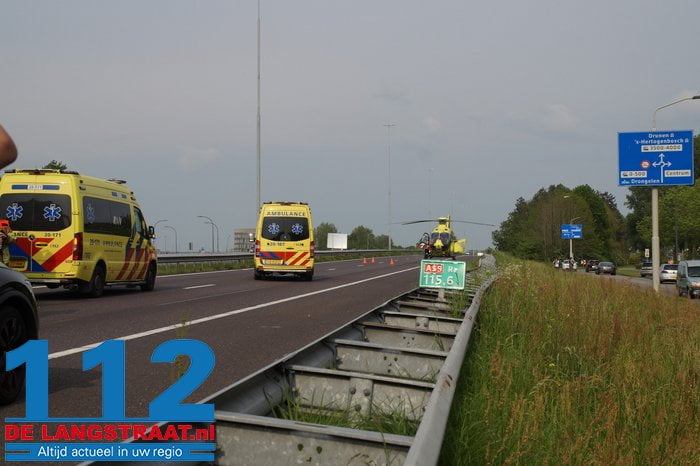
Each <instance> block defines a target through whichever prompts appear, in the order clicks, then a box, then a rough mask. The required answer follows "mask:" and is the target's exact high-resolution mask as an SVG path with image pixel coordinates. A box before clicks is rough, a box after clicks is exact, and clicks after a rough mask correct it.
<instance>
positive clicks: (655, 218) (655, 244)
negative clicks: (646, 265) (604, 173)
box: [651, 94, 700, 292]
mask: <svg viewBox="0 0 700 466" xmlns="http://www.w3.org/2000/svg"><path fill="white" fill-rule="evenodd" d="M697 99H700V94H698V95H694V96H692V97H684V98H683V99H678V100H675V101H673V102H671V103H670V104H666V105H662V106H661V107H658V108H657V109H656V110H654V114H653V115H652V117H651V128H652V131H656V112H658V111H659V110H661V109H662V108H666V107H670V106H671V105H676V104H679V103H681V102H685V101H686V100H697ZM663 169H664V167H661V170H662V173H663ZM660 248H661V246H660V244H659V188H657V187H655V186H654V187H652V188H651V270H652V272H651V283H652V286H653V287H654V291H656V292H658V291H659V284H660V282H661V280H660V278H661V277H660V275H659V262H661V251H660Z"/></svg>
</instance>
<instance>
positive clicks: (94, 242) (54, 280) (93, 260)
mask: <svg viewBox="0 0 700 466" xmlns="http://www.w3.org/2000/svg"><path fill="white" fill-rule="evenodd" d="M0 219H7V220H8V221H9V223H10V227H11V228H12V234H13V236H14V238H15V239H16V242H15V243H14V244H11V245H10V246H9V247H10V258H9V264H8V265H9V266H10V267H11V268H13V269H15V270H18V271H20V272H23V273H25V274H26V276H27V277H28V278H29V280H30V281H31V282H32V283H40V284H45V285H46V286H48V287H49V288H57V287H59V286H65V287H71V288H72V287H77V288H78V290H79V291H80V292H81V293H82V294H85V295H87V296H90V297H98V296H100V295H101V294H102V291H103V289H104V287H105V285H115V284H122V285H139V286H140V287H141V289H142V290H145V291H150V290H152V289H153V287H154V286H155V280H156V273H157V270H158V263H157V259H156V254H155V248H154V246H153V243H152V238H153V236H154V234H153V227H147V226H146V221H145V220H144V217H143V214H142V213H141V209H140V208H139V205H138V203H137V202H136V198H135V197H134V194H133V192H132V191H131V190H130V189H129V188H128V187H126V185H125V184H124V181H121V180H102V179H99V178H93V177H90V176H82V175H79V174H78V173H76V172H74V171H67V170H48V169H42V170H8V171H6V172H5V174H4V175H3V176H2V178H0Z"/></svg>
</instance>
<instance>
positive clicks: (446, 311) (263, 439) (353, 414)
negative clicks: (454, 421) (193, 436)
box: [125, 251, 496, 466]
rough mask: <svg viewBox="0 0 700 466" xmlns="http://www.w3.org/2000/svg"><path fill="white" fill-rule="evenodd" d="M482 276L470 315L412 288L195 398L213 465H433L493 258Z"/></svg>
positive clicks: (472, 283) (472, 282) (472, 281)
mask: <svg viewBox="0 0 700 466" xmlns="http://www.w3.org/2000/svg"><path fill="white" fill-rule="evenodd" d="M374 252H376V251H374ZM480 270H481V271H483V270H486V271H488V273H486V274H484V273H480V274H479V276H478V277H479V278H476V277H477V274H476V273H474V272H471V273H469V275H468V280H467V284H466V285H467V286H466V289H465V291H466V293H467V296H468V298H469V299H470V301H469V304H468V307H467V308H466V309H463V310H461V311H457V312H455V311H451V310H450V306H449V304H448V301H447V300H446V299H445V294H449V293H451V292H440V293H438V292H436V291H435V290H426V289H422V288H418V289H415V290H414V291H412V292H409V293H406V294H404V295H401V296H399V297H396V298H394V299H392V300H389V301H387V302H386V303H384V304H383V305H382V306H380V307H378V308H376V309H374V310H372V311H370V312H368V313H366V314H364V315H363V316H361V317H360V318H357V319H354V320H353V321H351V322H348V323H347V324H346V325H344V326H342V327H340V328H339V329H337V330H334V331H333V332H331V333H329V334H327V335H325V336H323V337H321V338H319V339H318V340H316V341H314V342H312V343H310V344H308V345H307V346H305V347H304V348H301V349H299V350H297V351H295V352H293V353H290V354H288V355H286V356H285V357H283V358H281V359H280V360H278V361H276V362H274V363H272V364H270V365H268V366H267V367H265V368H262V369H260V370H259V371H257V372H255V373H253V374H251V375H250V376H248V377H246V378H245V379H243V380H240V381H238V382H236V383H234V384H232V385H230V386H228V387H226V388H224V389H222V390H220V391H219V392H217V393H214V394H212V395H210V396H208V397H207V398H205V399H204V400H201V401H200V403H213V404H214V405H215V409H216V412H215V418H216V437H217V438H216V442H217V452H216V463H217V464H222V465H226V464H247V465H258V464H260V465H262V464H264V465H274V464H294V463H310V464H343V465H347V464H392V465H393V464H405V465H411V466H418V465H420V466H423V465H435V464H437V462H438V460H439V457H440V452H441V449H442V442H443V438H444V434H445V429H446V426H447V421H448V418H449V413H450V408H451V405H452V399H453V397H454V393H455V390H456V386H457V380H458V377H459V372H460V369H461V366H462V363H463V361H464V357H465V354H466V348H467V345H468V343H469V338H470V335H471V331H472V327H473V325H474V321H475V319H476V315H477V313H478V310H479V306H480V303H481V298H482V296H483V294H484V293H485V292H486V290H488V288H489V287H490V286H491V284H492V283H493V282H494V280H495V277H496V274H495V259H494V258H493V257H492V256H485V257H483V258H482V259H481V262H480ZM457 315H458V316H457ZM289 403H291V404H292V405H293V406H295V407H296V410H298V412H299V413H327V414H330V415H334V413H335V414H338V413H343V412H344V410H345V412H346V414H347V413H349V416H350V418H351V419H360V418H367V417H369V416H371V415H374V414H375V411H376V412H377V413H380V414H381V412H383V411H385V410H388V411H389V412H393V413H397V412H398V413H403V415H404V416H405V418H406V419H407V420H408V422H416V423H418V424H417V426H418V427H417V430H416V431H415V432H416V433H415V435H414V436H413V435H401V434H390V433H384V432H379V431H374V430H362V429H353V428H350V427H337V426H333V425H325V424H318V423H315V422H304V420H303V419H301V420H295V419H294V418H287V417H285V416H284V415H281V414H282V413H281V412H276V411H275V410H277V409H279V408H280V407H281V408H282V410H284V406H285V405H286V406H289ZM273 413H274V414H273ZM271 414H272V415H271ZM125 464H128V463H125Z"/></svg>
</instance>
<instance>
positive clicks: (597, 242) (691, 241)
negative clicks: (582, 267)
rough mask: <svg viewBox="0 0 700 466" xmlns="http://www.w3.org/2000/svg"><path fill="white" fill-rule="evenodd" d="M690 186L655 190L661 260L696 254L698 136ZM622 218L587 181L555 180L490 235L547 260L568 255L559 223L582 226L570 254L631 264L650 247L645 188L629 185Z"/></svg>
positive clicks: (699, 231)
mask: <svg viewBox="0 0 700 466" xmlns="http://www.w3.org/2000/svg"><path fill="white" fill-rule="evenodd" d="M693 150H694V152H693V158H694V164H695V167H696V169H695V179H696V183H695V185H694V186H670V187H662V188H659V240H660V244H661V258H662V260H665V259H668V258H673V257H677V256H678V253H680V254H681V255H682V256H683V257H685V258H693V257H699V256H700V183H698V181H697V180H698V179H699V178H700V173H699V170H698V167H700V136H695V138H694V148H693ZM625 205H626V206H627V207H628V208H629V209H630V212H629V213H628V214H627V215H626V216H623V215H622V214H621V213H620V211H619V210H618V208H617V204H616V202H615V197H614V196H613V195H612V194H610V193H608V192H599V191H596V190H594V189H592V188H591V187H590V186H588V185H581V186H577V187H575V188H573V189H569V188H567V187H565V186H563V185H561V184H559V185H552V186H550V187H549V188H546V189H545V188H542V189H540V190H539V191H537V193H536V194H535V195H534V196H533V198H532V199H530V200H528V201H526V200H525V199H524V198H522V197H520V198H519V199H517V200H516V203H515V208H514V209H513V211H512V212H510V214H509V215H508V218H507V219H506V220H505V221H503V222H502V223H501V225H500V227H499V229H498V230H496V231H495V232H494V233H493V242H494V245H495V246H496V248H497V249H499V250H502V251H506V252H509V253H511V254H513V255H515V256H517V257H521V258H524V259H533V260H552V259H553V258H557V257H560V258H564V257H567V256H568V255H569V240H564V239H561V225H562V224H565V223H570V222H571V223H577V224H582V225H583V238H582V239H576V240H573V250H574V257H575V258H580V259H599V260H612V261H614V262H616V263H630V262H636V261H638V260H639V259H640V256H641V255H642V254H643V253H644V250H645V249H647V248H650V247H651V229H652V226H651V188H648V187H632V188H629V193H628V194H627V196H626V200H625Z"/></svg>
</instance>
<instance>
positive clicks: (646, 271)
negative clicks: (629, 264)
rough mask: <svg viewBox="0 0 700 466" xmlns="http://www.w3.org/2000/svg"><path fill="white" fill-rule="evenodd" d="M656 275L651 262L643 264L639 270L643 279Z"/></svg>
mask: <svg viewBox="0 0 700 466" xmlns="http://www.w3.org/2000/svg"><path fill="white" fill-rule="evenodd" d="M653 273H654V271H653V267H652V265H651V261H644V262H642V267H641V268H640V269H639V275H640V276H642V277H651V276H652V274H653Z"/></svg>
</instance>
